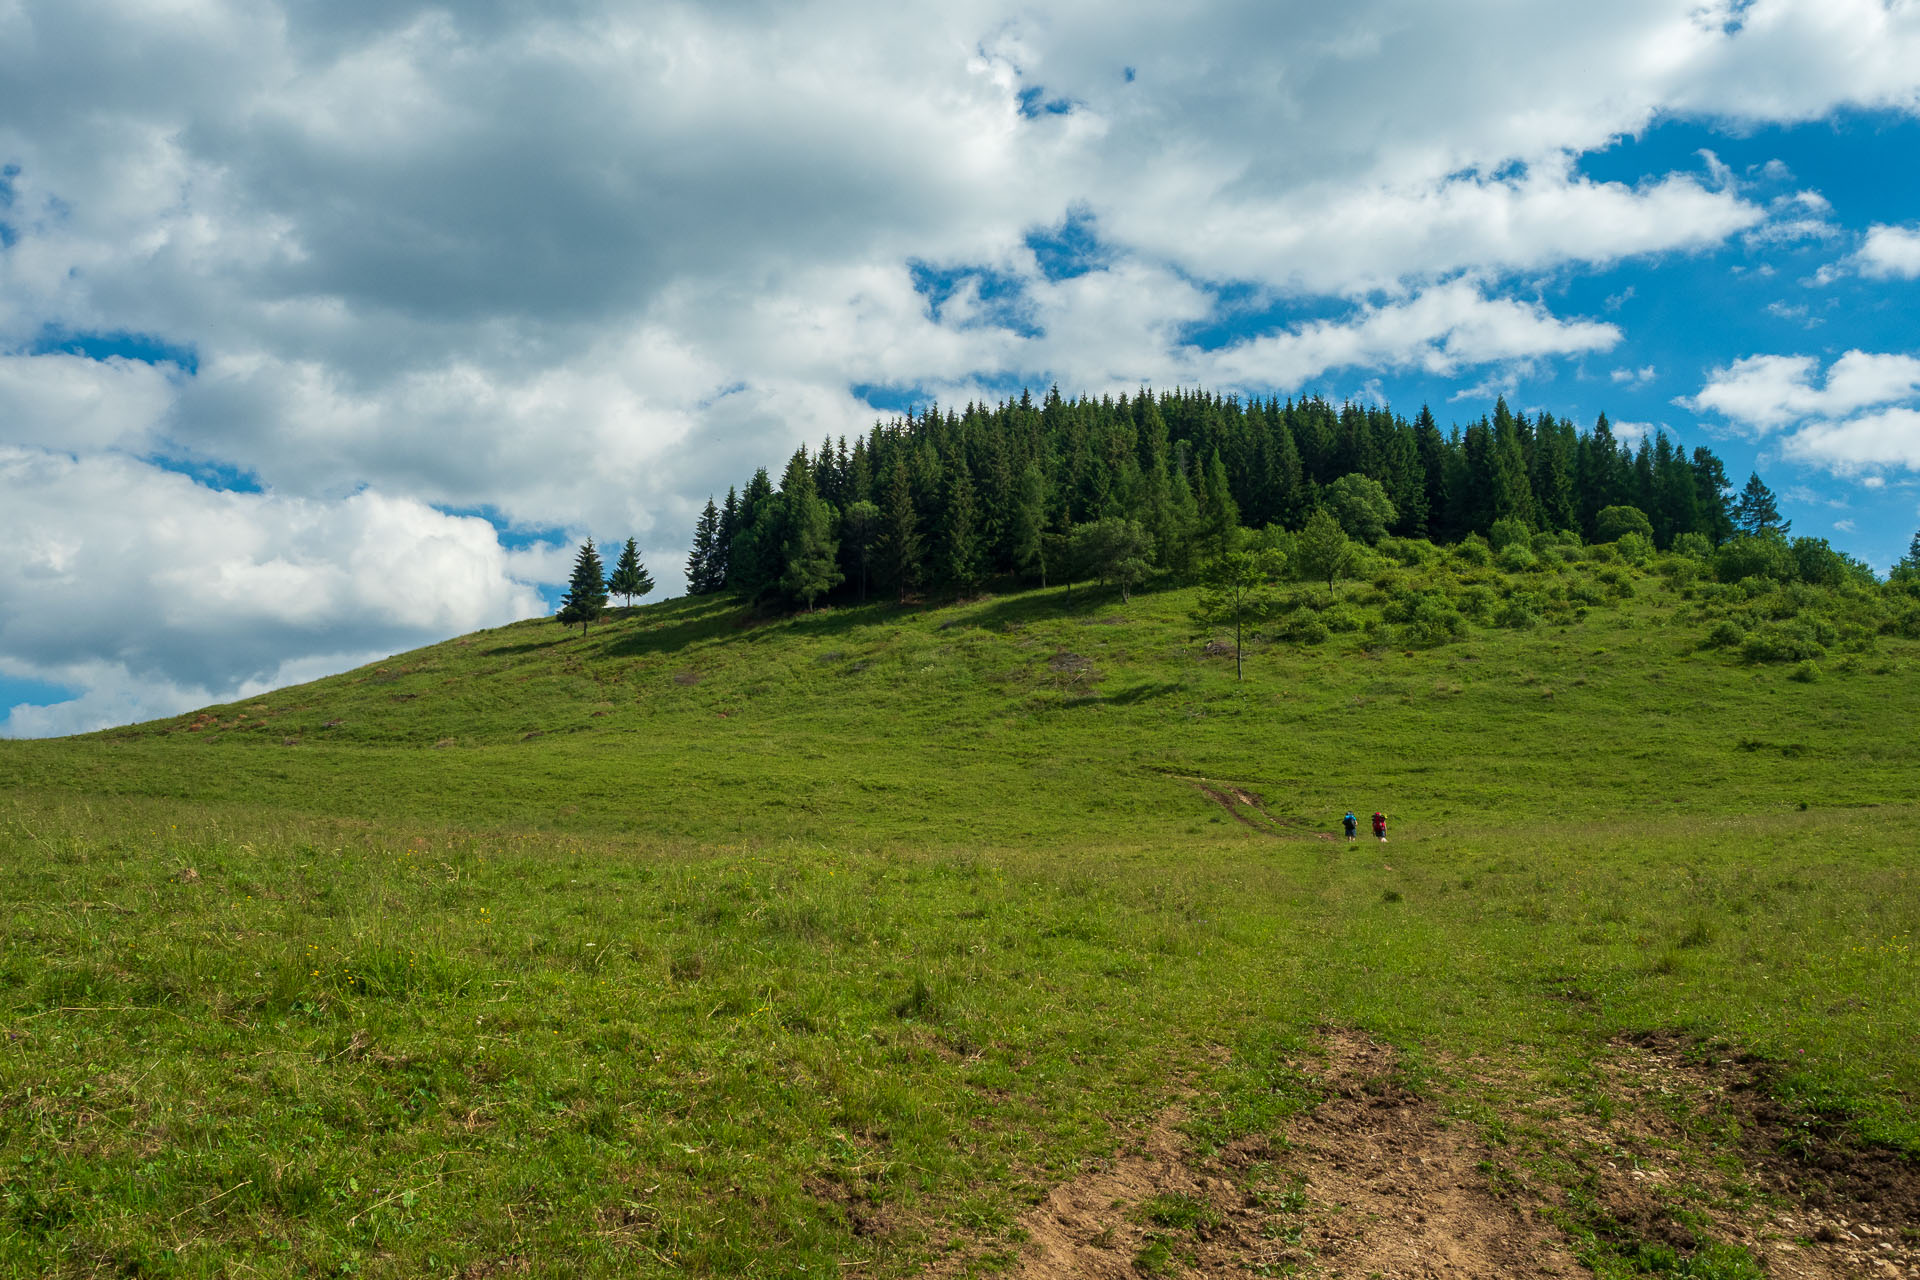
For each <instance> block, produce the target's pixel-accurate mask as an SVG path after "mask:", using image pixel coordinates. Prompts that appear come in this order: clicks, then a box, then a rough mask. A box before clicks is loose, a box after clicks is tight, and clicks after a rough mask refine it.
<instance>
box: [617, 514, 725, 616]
mask: <svg viewBox="0 0 1920 1280" xmlns="http://www.w3.org/2000/svg"><path fill="white" fill-rule="evenodd" d="M707 510H708V511H712V510H713V503H712V502H711V501H709V502H708V503H707ZM607 590H608V591H610V592H612V593H613V594H614V595H617V596H625V597H626V598H627V608H629V609H631V608H633V598H634V597H635V596H639V597H641V598H642V599H644V598H645V597H646V594H647V592H649V591H651V590H653V575H652V574H650V573H648V572H647V566H645V565H644V564H641V563H640V548H639V547H638V546H636V545H635V544H634V541H633V539H632V538H628V539H627V545H626V546H624V547H622V548H620V559H619V560H618V561H617V562H616V563H615V564H614V566H613V576H612V577H611V578H609V579H607Z"/></svg>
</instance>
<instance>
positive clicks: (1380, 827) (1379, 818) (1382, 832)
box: [1373, 809, 1387, 844]
mask: <svg viewBox="0 0 1920 1280" xmlns="http://www.w3.org/2000/svg"><path fill="white" fill-rule="evenodd" d="M1373 834H1374V835H1376V836H1378V837H1379V838H1380V843H1381V844H1385V843H1386V842H1387V815H1386V814H1384V813H1381V812H1380V811H1379V810H1378V809H1376V810H1374V813H1373Z"/></svg>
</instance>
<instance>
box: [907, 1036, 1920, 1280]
mask: <svg viewBox="0 0 1920 1280" xmlns="http://www.w3.org/2000/svg"><path fill="white" fill-rule="evenodd" d="M1322 1047H1323V1050H1324V1053H1325V1059H1324V1061H1312V1060H1309V1061H1303V1062H1301V1063H1299V1064H1297V1065H1298V1066H1299V1068H1300V1069H1301V1070H1302V1072H1303V1073H1304V1074H1305V1075H1306V1076H1308V1077H1309V1078H1310V1079H1311V1080H1312V1081H1313V1082H1314V1084H1315V1086H1316V1087H1317V1088H1318V1090H1319V1091H1320V1092H1321V1094H1322V1101H1321V1102H1320V1103H1319V1105H1318V1106H1316V1107H1315V1108H1314V1109H1313V1110H1312V1111H1310V1112H1307V1113H1304V1114H1301V1115H1299V1116H1297V1117H1296V1118H1295V1119H1293V1120H1292V1121H1291V1122H1289V1124H1288V1125H1287V1127H1286V1130H1285V1132H1284V1133H1276V1134H1271V1135H1262V1136H1255V1137H1250V1138H1245V1139H1241V1140H1240V1141H1238V1142H1235V1143H1233V1144H1231V1145H1229V1146H1228V1147H1226V1148H1224V1149H1222V1150H1220V1151H1218V1152H1216V1153H1214V1154H1213V1155H1211V1156H1208V1157H1205V1158H1202V1157H1201V1156H1200V1155H1199V1154H1198V1153H1197V1152H1196V1151H1195V1150H1194V1147H1193V1144H1192V1142H1191V1141H1190V1140H1189V1138H1188V1136H1187V1133H1186V1131H1185V1128H1184V1123H1185V1120H1186V1111H1185V1110H1184V1107H1182V1106H1176V1107H1174V1108H1172V1109H1170V1110H1168V1111H1167V1112H1165V1113H1163V1114H1162V1115H1161V1116H1160V1117H1159V1118H1158V1119H1157V1120H1156V1122H1155V1123H1154V1124H1153V1125H1152V1126H1150V1127H1149V1128H1148V1129H1147V1130H1146V1131H1145V1132H1144V1133H1142V1134H1140V1135H1139V1136H1138V1137H1137V1138H1136V1139H1135V1140H1134V1141H1133V1142H1132V1143H1131V1144H1130V1145H1129V1146H1127V1147H1126V1148H1124V1149H1122V1150H1121V1151H1120V1152H1118V1153H1117V1154H1116V1155H1115V1156H1114V1157H1113V1158H1112V1159H1111V1160H1109V1161H1106V1162H1104V1163H1102V1164H1100V1165H1098V1166H1096V1167H1093V1168H1090V1169H1088V1170H1087V1171H1086V1172H1084V1173H1082V1174H1081V1175H1080V1176H1079V1177H1077V1178H1075V1179H1073V1180H1071V1181H1069V1182H1066V1183H1063V1184H1061V1185H1059V1186H1057V1187H1055V1188H1054V1189H1053V1190H1052V1191H1051V1192H1049V1193H1048V1195H1047V1197H1046V1199H1045V1200H1044V1201H1042V1202H1041V1203H1040V1204H1038V1205H1037V1206H1035V1207H1034V1208H1033V1209H1032V1210H1030V1211H1029V1212H1028V1213H1027V1214H1025V1215H1024V1216H1023V1217H1022V1218H1021V1220H1020V1222H1019V1228H1020V1229H1019V1232H1018V1233H1016V1235H1015V1239H1017V1240H1020V1241H1021V1244H1020V1248H1019V1252H1018V1256H1017V1258H1016V1260H1015V1262H1014V1265H1013V1266H1012V1268H1011V1269H1010V1270H1009V1271H1007V1272H1006V1274H1011V1275H1015V1276H1019V1277H1023V1278H1024V1280H1077V1278H1083V1277H1084V1278H1088V1280H1120V1278H1122V1277H1135V1276H1152V1275H1169V1276H1172V1275H1196V1276H1228V1275H1233V1276H1244V1275H1249V1274H1252V1275H1270V1276H1293V1275H1297V1276H1324V1277H1342V1276H1345V1277H1355V1278H1358V1277H1368V1278H1369V1280H1371V1278H1373V1277H1379V1278H1380V1280H1414V1278H1420V1280H1436V1278H1439V1277H1462V1278H1465V1277H1475V1278H1481V1277H1485V1278H1489V1280H1509V1278H1511V1280H1518V1278H1521V1277H1544V1276H1567V1277H1575V1276H1589V1275H1593V1274H1595V1271H1596V1270H1597V1271H1599V1272H1600V1273H1602V1274H1606V1275H1641V1274H1645V1275H1671V1276H1701V1277H1707V1276H1711V1277H1731V1278H1735V1280H1738V1278H1741V1277H1756V1278H1757V1277H1762V1276H1765V1277H1804V1278H1805V1280H1840V1278H1842V1277H1845V1278H1848V1280H1854V1278H1857V1277H1887V1278H1889V1280H1892V1278H1896V1277H1913V1278H1915V1280H1920V1165H1916V1163H1915V1162H1914V1161H1912V1160H1909V1159H1907V1158H1905V1157H1903V1156H1901V1155H1900V1154H1899V1153H1896V1152H1892V1151H1887V1150H1881V1149H1878V1148H1873V1147H1869V1146H1865V1145H1863V1144H1861V1143H1860V1142H1859V1141H1858V1140H1857V1139H1855V1138H1853V1137H1852V1136H1851V1134H1850V1133H1849V1132H1848V1131H1846V1130H1844V1129H1843V1128H1840V1127H1837V1126H1833V1125H1827V1124H1823V1123H1822V1122H1821V1121H1819V1120H1818V1119H1817V1118H1812V1117H1809V1116H1807V1115H1805V1114H1801V1113H1795V1112H1793V1111H1792V1110H1791V1109H1789V1108H1788V1107H1786V1106H1783V1105H1782V1104H1781V1103H1780V1102H1779V1101H1778V1098H1779V1097H1780V1096H1782V1095H1781V1094H1780V1092H1779V1090H1778V1088H1777V1084H1778V1081H1777V1079H1776V1077H1775V1074H1774V1073H1775V1068H1773V1067H1771V1066H1770V1065H1768V1064H1766V1063H1763V1062H1760V1061H1758V1060H1756V1059H1753V1058H1751V1057H1747V1056H1744V1055H1739V1054H1729V1053H1724V1052H1719V1053H1716V1052H1713V1051H1711V1050H1708V1049H1706V1048H1704V1047H1702V1046H1700V1045H1699V1044H1697V1043H1696V1042H1693V1041H1690V1040H1686V1039H1684V1038H1682V1037H1677V1036H1635V1037H1631V1038H1622V1039H1620V1040H1617V1041H1615V1042H1614V1043H1613V1044H1612V1045H1610V1046H1609V1050H1608V1052H1607V1053H1605V1054H1603V1055H1602V1056H1601V1057H1600V1059H1599V1061H1598V1063H1597V1065H1596V1067H1595V1073H1594V1076H1593V1079H1592V1082H1591V1083H1592V1085H1593V1088H1592V1090H1591V1091H1589V1092H1588V1093H1586V1094H1584V1095H1583V1096H1581V1097H1569V1098H1561V1097H1550V1096H1541V1095H1539V1094H1534V1095H1532V1096H1526V1097H1524V1099H1523V1100H1522V1101H1518V1102H1513V1101H1511V1099H1512V1098H1513V1097H1514V1096H1515V1093H1520V1094H1524V1092H1525V1089H1524V1086H1521V1087H1520V1088H1519V1089H1518V1090H1514V1091H1512V1092H1508V1093H1507V1095H1506V1096H1507V1097H1508V1098H1509V1100H1510V1101H1509V1103H1508V1104H1501V1103H1499V1102H1498V1101H1497V1099H1498V1098H1499V1097H1500V1096H1501V1095H1502V1091H1503V1088H1504V1089H1508V1090H1512V1087H1513V1086H1514V1085H1515V1084H1516V1082H1515V1081H1511V1080H1509V1081H1506V1082H1504V1084H1503V1083H1502V1082H1498V1081H1495V1080H1494V1079H1493V1078H1491V1077H1487V1076H1484V1075H1482V1076H1475V1077H1472V1078H1471V1079H1472V1080H1477V1081H1478V1085H1475V1084H1474V1083H1472V1082H1471V1081H1470V1080H1467V1081H1463V1080H1456V1081H1455V1085H1457V1086H1459V1092H1460V1096H1454V1094H1455V1090H1454V1088H1453V1087H1451V1086H1443V1087H1437V1088H1434V1089H1430V1088H1429V1086H1425V1085H1423V1086H1421V1091H1420V1092H1416V1091H1415V1090H1414V1089H1413V1088H1411V1087H1409V1084H1408V1083H1407V1081H1406V1079H1405V1078H1404V1077H1403V1075H1402V1072H1401V1069H1400V1059H1399V1056H1398V1054H1397V1052H1396V1051H1395V1050H1394V1049H1393V1048H1392V1047H1391V1046H1388V1045H1385V1044H1382V1043H1380V1042H1378V1041H1375V1040H1373V1039H1371V1038H1369V1037H1367V1036H1365V1035H1363V1034H1360V1033H1357V1032H1353V1031H1347V1030H1340V1029H1334V1030H1329V1031H1327V1032H1326V1033H1324V1035H1323V1037H1322ZM1482 1065H1485V1064H1482ZM1430 1092H1437V1093H1439V1094H1441V1095H1443V1096H1428V1095H1429V1093H1430ZM1468 1095H1473V1096H1471V1097H1469V1096H1468ZM1490 1098H1491V1099H1495V1100H1496V1101H1495V1102H1494V1103H1493V1105H1492V1106H1491V1108H1490V1109H1489V1106H1488V1099H1490ZM1189 1105H1195V1106H1197V1105H1200V1104H1199V1102H1198V1101H1197V1100H1196V1101H1193V1102H1191V1103H1190V1104H1189ZM1469 1113H1472V1114H1473V1115H1474V1118H1473V1119H1471V1120H1469V1119H1462V1118H1459V1117H1460V1116H1462V1115H1465V1114H1469ZM1489 1142H1491V1143H1493V1144H1494V1145H1489ZM967 1266H968V1262H967V1260H966V1258H964V1257H950V1258H949V1259H947V1260H945V1262H944V1263H943V1264H942V1265H941V1266H938V1267H936V1268H935V1270H934V1272H932V1273H930V1274H935V1275H943V1276H944V1275H958V1274H962V1273H963V1272H965V1269H966V1267H967Z"/></svg>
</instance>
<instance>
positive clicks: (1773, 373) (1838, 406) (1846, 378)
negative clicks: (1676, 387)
mask: <svg viewBox="0 0 1920 1280" xmlns="http://www.w3.org/2000/svg"><path fill="white" fill-rule="evenodd" d="M1819 370H1820V361H1819V359H1818V358H1817V357H1814V356H1748V357H1746V358H1745V359H1741V360H1736V361H1734V362H1733V363H1732V364H1730V365H1728V366H1727V367H1725V368H1723V369H1716V370H1714V371H1713V373H1712V374H1711V375H1710V376H1709V377H1708V380H1707V385H1706V386H1704V387H1702V388H1701V389H1700V391H1699V393H1698V394H1696V395H1692V396H1682V397H1680V398H1679V399H1678V400H1677V401H1675V403H1677V404H1680V405H1682V406H1684V407H1685V408H1688V409H1692V410H1694V411H1695V412H1696V413H1708V412H1712V413H1718V414H1721V415H1722V416H1724V417H1726V418H1728V419H1730V420H1732V421H1733V422H1735V423H1737V424H1739V425H1740V426H1743V427H1746V428H1749V429H1751V430H1754V431H1759V432H1769V431H1777V430H1779V429H1780V428H1781V427H1783V426H1786V425H1787V424H1789V423H1792V422H1796V421H1800V420H1803V419H1806V418H1810V417H1836V416H1841V415H1845V414H1850V413H1853V412H1855V411H1857V410H1860V409H1865V408H1869V407H1871V406H1874V405H1884V404H1891V403H1893V402H1896V401H1900V400H1906V399H1910V398H1912V397H1914V396H1916V395H1920V358H1916V357H1914V356H1909V355H1902V354H1876V353H1871V352H1866V351H1849V352H1847V353H1846V354H1845V355H1843V356H1841V357H1840V358H1839V359H1838V360H1836V361H1834V363H1833V365H1832V367H1831V368H1829V369H1828V370H1827V373H1826V377H1825V378H1824V380H1822V379H1820V378H1819ZM1816 384H1817V385H1816Z"/></svg>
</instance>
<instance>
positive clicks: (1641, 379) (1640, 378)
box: [1607, 364, 1656, 387]
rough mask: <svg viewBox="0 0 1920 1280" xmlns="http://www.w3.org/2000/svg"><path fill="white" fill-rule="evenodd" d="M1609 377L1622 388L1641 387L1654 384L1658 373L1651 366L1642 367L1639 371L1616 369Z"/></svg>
mask: <svg viewBox="0 0 1920 1280" xmlns="http://www.w3.org/2000/svg"><path fill="white" fill-rule="evenodd" d="M1607 376H1608V377H1609V378H1611V379H1613V381H1615V382H1617V383H1619V384H1621V385H1622V386H1628V387H1639V386H1645V385H1646V384H1647V383H1649V382H1652V381H1653V379H1654V377H1655V376H1656V371H1655V370H1654V367H1653V366H1652V365H1650V364H1649V365H1642V366H1641V367H1640V368H1638V369H1615V370H1614V371H1613V372H1612V373H1610V374H1608V375H1607Z"/></svg>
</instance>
